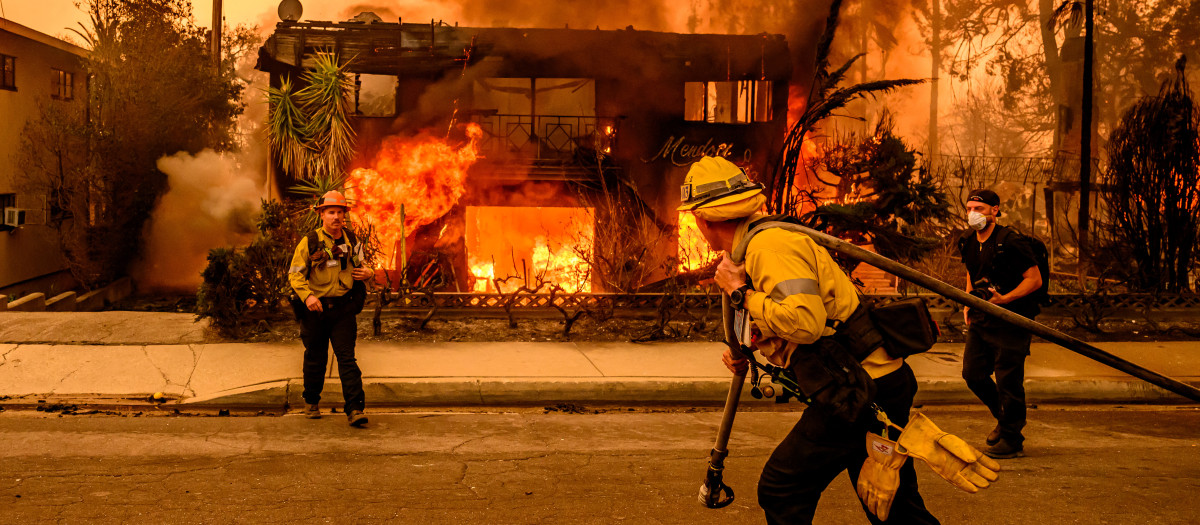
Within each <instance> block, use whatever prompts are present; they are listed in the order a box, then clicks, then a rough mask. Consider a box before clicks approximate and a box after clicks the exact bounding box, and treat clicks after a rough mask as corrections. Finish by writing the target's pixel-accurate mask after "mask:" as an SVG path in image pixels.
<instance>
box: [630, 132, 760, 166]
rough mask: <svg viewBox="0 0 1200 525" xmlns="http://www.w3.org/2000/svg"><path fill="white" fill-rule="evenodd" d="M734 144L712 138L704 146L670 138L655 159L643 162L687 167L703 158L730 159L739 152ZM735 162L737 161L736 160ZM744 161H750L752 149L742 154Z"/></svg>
mask: <svg viewBox="0 0 1200 525" xmlns="http://www.w3.org/2000/svg"><path fill="white" fill-rule="evenodd" d="M737 149H738V148H737V146H735V145H734V144H733V143H732V142H715V143H714V140H713V139H712V138H711V137H710V138H709V139H708V140H707V141H705V142H704V143H703V144H700V143H698V142H689V141H688V140H687V137H685V136H680V137H675V136H670V137H667V140H666V142H663V145H662V147H660V148H659V149H658V153H655V154H654V156H653V157H650V158H648V159H645V158H644V159H642V162H645V163H647V164H649V163H651V162H657V161H660V160H667V161H670V162H671V163H672V164H674V165H676V166H686V165H688V164H691V163H692V162H695V161H697V160H699V159H700V158H701V157H725V158H730V157H732V156H733V155H734V153H735V152H736V150H737ZM734 160H735V162H736V161H737V159H734ZM742 160H743V161H749V160H750V148H745V150H744V151H743V152H742Z"/></svg>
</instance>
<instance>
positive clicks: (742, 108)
mask: <svg viewBox="0 0 1200 525" xmlns="http://www.w3.org/2000/svg"><path fill="white" fill-rule="evenodd" d="M683 118H684V120H690V121H693V122H711V123H716V124H749V123H751V122H769V121H770V120H771V81H769V80H737V81H729V82H685V83H684V85H683Z"/></svg>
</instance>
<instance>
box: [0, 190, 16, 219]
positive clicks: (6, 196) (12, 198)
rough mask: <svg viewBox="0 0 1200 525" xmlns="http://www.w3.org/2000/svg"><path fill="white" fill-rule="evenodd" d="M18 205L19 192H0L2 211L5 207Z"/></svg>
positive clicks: (0, 210) (0, 207) (0, 208)
mask: <svg viewBox="0 0 1200 525" xmlns="http://www.w3.org/2000/svg"><path fill="white" fill-rule="evenodd" d="M16 207H17V194H16V193H0V212H3V211H4V208H16ZM0 222H4V221H0Z"/></svg>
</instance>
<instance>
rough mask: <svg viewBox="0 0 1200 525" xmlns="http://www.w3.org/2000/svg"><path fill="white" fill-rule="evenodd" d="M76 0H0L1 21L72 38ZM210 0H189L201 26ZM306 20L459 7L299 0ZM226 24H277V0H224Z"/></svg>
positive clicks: (78, 18)
mask: <svg viewBox="0 0 1200 525" xmlns="http://www.w3.org/2000/svg"><path fill="white" fill-rule="evenodd" d="M78 1H79V0H0V6H3V9H2V13H0V14H3V18H7V19H8V20H11V21H13V22H16V23H18V24H21V25H23V26H26V27H29V28H32V29H35V30H37V31H40V32H42V33H46V34H48V35H51V36H56V37H60V38H62V37H70V36H73V34H72V33H70V32H69V31H68V30H67V28H68V27H78V26H77V25H76V24H77V23H79V22H83V21H84V20H86V19H87V17H86V16H85V15H84V13H83V11H82V10H80V9H79V8H77V7H75V4H76V3H77V2H78ZM212 4H213V2H212V0H192V10H193V13H194V14H195V17H196V23H197V25H199V26H202V27H209V26H210V25H212ZM302 4H303V5H304V18H305V19H309V20H312V19H320V20H332V19H335V18H337V17H338V16H339V15H340V14H341V12H342V11H343V10H345V9H347V8H348V7H350V6H354V5H367V4H381V5H395V4H403V5H405V6H406V7H410V8H411V12H412V14H413V16H416V15H417V14H418V13H420V15H421V18H423V19H427V18H429V17H431V16H432V17H438V18H442V19H445V20H446V21H448V22H451V21H453V20H455V19H457V17H458V15H459V14H460V13H459V8H458V7H457V5H456V4H455V3H453V2H444V1H439V0H415V1H413V0H410V1H404V2H397V1H394V0H359V1H346V0H302ZM223 5H224V11H225V24H226V25H239V24H246V25H258V26H260V27H264V26H270V25H273V24H275V23H276V22H278V21H279V17H278V15H277V14H276V12H277V9H278V7H279V0H224V2H223Z"/></svg>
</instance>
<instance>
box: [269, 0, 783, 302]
mask: <svg viewBox="0 0 1200 525" xmlns="http://www.w3.org/2000/svg"><path fill="white" fill-rule="evenodd" d="M320 52H332V53H335V54H336V55H337V56H338V57H340V58H341V59H342V60H344V61H347V71H348V72H349V73H350V74H351V75H353V77H354V85H355V90H354V104H353V107H354V117H353V125H354V128H355V130H356V132H357V144H358V146H357V151H356V153H355V157H354V159H353V160H352V161H351V166H350V169H351V172H350V181H349V182H348V186H349V187H350V188H349V192H350V196H351V198H352V199H355V200H356V201H357V202H356V207H355V210H354V213H355V214H357V215H358V217H359V219H367V220H369V221H371V223H372V224H374V225H375V226H376V228H377V231H378V232H379V235H380V239H381V240H382V244H383V248H384V250H385V251H387V252H388V253H389V255H388V256H387V258H386V260H387V261H388V262H387V263H385V264H384V266H386V267H388V268H402V267H406V268H407V271H406V274H405V275H406V277H407V279H408V280H409V282H410V283H414V284H422V285H427V284H430V283H434V284H433V285H432V287H434V288H436V289H438V290H440V291H451V292H453V291H464V292H465V291H472V290H474V291H511V290H513V289H516V288H517V287H519V286H521V285H529V287H530V288H533V287H534V286H533V285H536V284H539V283H548V284H557V285H559V286H560V287H561V288H562V290H563V291H566V292H576V291H578V292H586V291H593V292H601V291H605V292H608V291H611V292H617V291H620V292H632V291H636V290H645V289H647V287H652V285H653V283H654V282H656V281H659V280H661V279H662V278H664V277H665V276H667V275H670V274H671V273H673V272H675V271H677V270H679V269H681V268H682V269H687V268H692V267H695V266H696V265H697V264H700V263H702V262H704V261H703V259H704V258H705V257H706V255H707V254H705V253H703V251H704V250H703V249H702V248H703V241H702V240H701V239H700V238H699V236H698V235H696V234H695V232H692V231H689V230H688V229H687V227H686V226H687V225H686V224H682V227H681V222H682V221H681V217H680V216H679V214H677V213H676V212H675V206H676V205H677V204H678V200H679V196H678V191H677V190H678V188H679V186H680V184H681V182H682V179H683V177H684V175H685V174H686V171H687V166H688V165H690V164H691V163H692V162H693V161H695V160H697V159H698V158H700V157H701V156H704V155H720V156H724V157H727V158H729V159H730V160H733V161H734V162H735V163H737V164H739V165H741V166H743V167H745V168H746V169H747V171H748V172H750V173H751V176H752V177H756V174H757V173H761V172H762V171H763V170H764V169H767V167H768V166H769V165H770V162H772V156H773V155H774V154H775V153H776V152H777V151H778V150H779V149H780V147H781V143H782V139H783V137H784V135H785V131H786V130H785V127H786V121H787V111H788V103H787V97H788V80H789V78H790V76H791V61H790V58H789V52H788V47H787V42H786V41H785V39H784V37H783V36H781V35H770V34H760V35H698V34H676V33H659V32H647V31H638V30H635V29H633V28H632V27H630V28H627V29H625V30H616V31H607V30H599V29H596V30H584V29H569V28H564V29H518V28H467V27H457V26H450V25H446V24H443V23H439V22H431V23H428V24H414V23H404V22H402V21H397V22H395V23H390V22H383V21H380V20H378V17H374V16H373V15H370V14H369V13H364V14H362V15H360V16H358V17H356V18H355V19H354V20H351V21H347V22H281V23H279V24H278V25H277V27H276V29H275V32H274V34H273V35H272V36H271V37H270V38H269V39H268V40H267V41H266V43H265V44H264V45H263V47H262V48H261V49H260V51H259V55H260V56H259V63H258V68H259V69H260V70H263V71H267V72H269V73H270V74H271V84H272V85H273V86H278V85H280V83H281V82H282V80H283V79H285V78H291V79H293V81H295V80H296V79H298V78H299V77H300V73H301V71H302V70H303V68H305V67H306V66H307V65H309V64H310V63H311V62H310V61H311V60H312V57H314V56H315V55H316V54H317V53H320ZM276 172H277V173H278V172H279V170H278V169H276ZM281 179H282V180H278V181H277V182H276V183H277V184H278V185H279V186H280V187H286V186H287V185H288V183H289V182H290V181H289V180H288V177H287V176H286V175H284V176H282V177H281ZM401 205H403V213H401ZM689 218H690V217H689ZM435 262H436V263H435ZM433 274H437V275H438V276H439V277H438V279H436V280H434V279H433V278H432V277H430V276H431V275H433Z"/></svg>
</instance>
